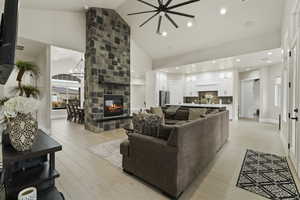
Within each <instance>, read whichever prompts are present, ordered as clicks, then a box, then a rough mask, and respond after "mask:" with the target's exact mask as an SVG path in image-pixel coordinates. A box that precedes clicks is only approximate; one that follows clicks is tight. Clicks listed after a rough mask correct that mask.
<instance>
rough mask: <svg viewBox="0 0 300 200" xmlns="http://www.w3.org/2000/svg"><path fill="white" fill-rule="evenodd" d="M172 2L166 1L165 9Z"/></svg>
mask: <svg viewBox="0 0 300 200" xmlns="http://www.w3.org/2000/svg"><path fill="white" fill-rule="evenodd" d="M172 1H173V0H168V2H167V3H166V4H165V7H168V6H169V5H170V3H171V2H172Z"/></svg>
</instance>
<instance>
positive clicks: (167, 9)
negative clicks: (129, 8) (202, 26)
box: [128, 0, 200, 34]
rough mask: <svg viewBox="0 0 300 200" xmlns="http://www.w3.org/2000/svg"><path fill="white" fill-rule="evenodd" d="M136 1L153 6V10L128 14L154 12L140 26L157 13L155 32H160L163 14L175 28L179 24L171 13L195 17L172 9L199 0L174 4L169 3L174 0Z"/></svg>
mask: <svg viewBox="0 0 300 200" xmlns="http://www.w3.org/2000/svg"><path fill="white" fill-rule="evenodd" d="M137 1H138V2H141V3H143V4H146V5H148V6H150V7H151V8H153V10H148V11H142V12H136V13H130V14H128V15H129V16H131V15H140V14H145V13H154V15H152V16H151V17H150V18H148V19H147V20H146V21H145V22H143V23H142V24H141V25H140V27H142V26H144V25H145V24H147V23H148V22H149V21H150V20H152V19H153V18H155V17H156V16H157V15H159V18H158V25H157V30H156V33H157V34H161V32H160V29H161V22H162V19H163V16H165V17H166V18H167V19H168V21H170V23H171V24H172V25H173V26H174V27H175V28H178V27H179V26H178V25H177V23H176V22H175V21H174V19H173V18H172V17H171V15H179V16H182V17H187V18H195V16H194V15H190V14H186V13H182V12H177V11H174V10H173V9H175V8H178V7H182V6H185V5H188V4H192V3H195V2H198V1H200V0H189V1H186V2H183V3H179V4H175V5H170V4H171V3H172V1H174V0H165V1H164V0H157V3H158V5H154V4H152V3H149V2H147V1H146V0H137Z"/></svg>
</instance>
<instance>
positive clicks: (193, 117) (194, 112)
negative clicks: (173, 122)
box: [189, 108, 207, 120]
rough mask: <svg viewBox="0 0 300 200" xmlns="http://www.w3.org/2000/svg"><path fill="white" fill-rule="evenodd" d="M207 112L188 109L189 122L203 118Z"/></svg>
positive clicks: (202, 109) (205, 110) (204, 109)
mask: <svg viewBox="0 0 300 200" xmlns="http://www.w3.org/2000/svg"><path fill="white" fill-rule="evenodd" d="M206 112H207V109H206V108H190V109H189V120H196V119H199V118H200V117H201V116H204V115H205V114H206Z"/></svg>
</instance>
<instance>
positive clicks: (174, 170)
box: [129, 133, 178, 196]
mask: <svg viewBox="0 0 300 200" xmlns="http://www.w3.org/2000/svg"><path fill="white" fill-rule="evenodd" d="M129 159H130V163H131V164H132V166H133V169H134V171H133V173H134V174H135V175H136V176H138V177H141V178H143V179H144V180H146V181H147V182H149V183H151V184H153V185H156V186H158V187H159V188H161V189H162V190H164V191H165V192H167V193H168V194H170V195H174V194H175V195H174V196H176V195H177V194H178V185H177V177H178V151H177V148H175V147H172V146H169V145H167V141H165V140H162V139H159V138H155V137H151V136H146V135H140V134H136V133H133V134H132V135H130V137H129Z"/></svg>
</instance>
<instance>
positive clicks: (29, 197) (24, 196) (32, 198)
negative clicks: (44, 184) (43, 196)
mask: <svg viewBox="0 0 300 200" xmlns="http://www.w3.org/2000/svg"><path fill="white" fill-rule="evenodd" d="M36 199H37V190H36V188H34V187H30V188H27V189H24V190H22V191H21V192H20V193H19V195H18V200H36Z"/></svg>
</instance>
